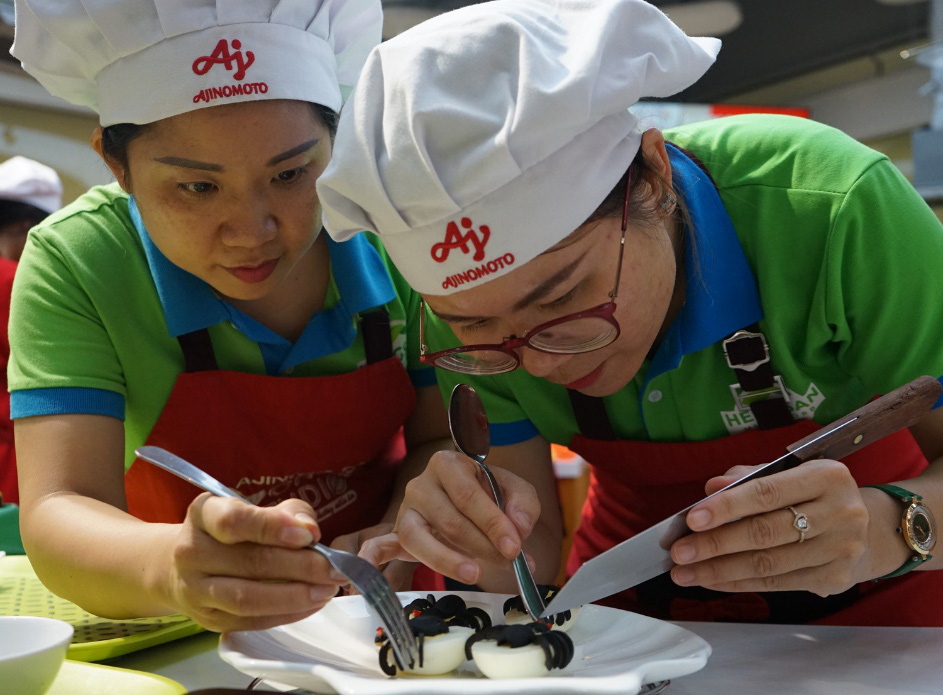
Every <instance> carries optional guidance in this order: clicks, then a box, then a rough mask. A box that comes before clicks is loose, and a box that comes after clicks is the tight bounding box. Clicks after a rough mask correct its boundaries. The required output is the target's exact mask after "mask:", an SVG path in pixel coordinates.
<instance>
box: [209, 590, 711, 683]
mask: <svg viewBox="0 0 943 695" xmlns="http://www.w3.org/2000/svg"><path fill="white" fill-rule="evenodd" d="M432 593H433V594H434V595H435V596H436V597H439V596H444V595H445V594H446V593H457V594H458V595H459V596H461V597H462V598H464V599H465V602H466V603H467V604H468V605H469V606H478V607H480V608H483V609H484V610H485V611H486V612H487V613H488V614H489V615H490V616H491V618H492V620H493V621H494V622H495V623H497V624H500V623H503V622H504V616H503V613H502V606H503V604H504V601H505V600H506V599H507V598H508V596H507V595H505V594H487V593H470V592H432ZM425 595H426V594H425V593H418V592H402V593H400V594H399V597H400V600H401V601H402V602H403V604H404V605H405V604H407V603H409V602H410V601H413V600H414V599H417V598H421V597H424V596H425ZM376 628H377V623H376V620H375V619H374V618H373V617H372V616H371V615H370V614H369V613H368V612H367V608H366V605H365V604H364V602H363V599H362V598H361V597H360V596H343V597H339V598H336V599H334V600H332V601H331V602H330V603H329V604H328V605H327V606H326V607H325V608H324V609H323V610H321V611H319V612H318V613H316V614H314V615H313V616H311V617H310V618H306V619H305V620H301V621H299V622H297V623H293V624H291V625H285V626H282V627H279V628H274V629H271V630H260V631H256V632H231V633H227V634H224V635H223V636H222V639H221V640H220V644H219V653H220V656H221V657H222V658H223V660H225V661H227V662H229V663H230V664H232V665H233V666H235V667H236V668H237V669H239V670H240V671H242V672H243V673H247V674H249V675H250V676H253V677H262V678H265V679H266V680H269V681H272V682H277V683H280V684H285V685H289V686H294V687H296V688H305V689H307V690H311V691H314V692H317V693H337V694H338V695H413V694H416V695H419V694H423V693H428V694H429V695H433V694H435V695H438V694H440V693H447V694H449V695H486V694H487V695H497V693H509V694H510V693H534V694H537V693H540V694H541V695H543V694H547V695H555V694H562V693H576V692H578V693H619V694H620V695H632V694H633V693H637V692H638V691H639V689H641V687H642V686H643V685H645V684H647V683H656V682H658V681H663V680H668V679H671V678H679V677H680V676H685V675H687V674H689V673H694V672H695V671H698V670H699V669H701V668H703V667H704V664H706V663H707V657H708V656H710V653H711V648H710V645H709V644H708V643H707V642H705V641H704V640H703V639H701V638H700V637H698V636H697V635H695V634H694V633H692V632H689V631H688V630H685V629H684V628H681V627H678V626H677V625H673V624H671V623H667V622H664V621H662V620H655V619H654V618H648V617H645V616H642V615H637V614H635V613H629V612H627V611H620V610H617V609H615V608H604V607H602V606H595V605H589V606H583V609H582V612H581V614H580V616H579V617H578V619H577V622H576V623H575V624H574V625H573V627H572V628H571V629H570V631H569V634H570V636H571V637H572V638H573V642H574V644H575V645H576V655H575V657H574V659H573V661H572V662H571V663H570V665H569V666H567V667H566V668H565V669H563V670H560V671H552V672H551V673H552V675H551V676H548V677H546V678H524V679H506V680H489V679H487V678H484V677H483V676H481V674H480V672H479V671H478V669H477V668H476V667H475V665H474V664H473V663H472V662H466V663H465V664H464V665H463V666H461V667H459V669H458V670H457V671H455V672H454V673H452V674H451V675H449V676H444V677H423V676H400V677H398V678H388V677H387V676H386V675H384V674H383V672H382V671H381V670H380V666H379V661H378V657H377V648H376V647H375V646H374V644H373V636H374V634H375V631H376Z"/></svg>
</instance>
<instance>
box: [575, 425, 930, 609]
mask: <svg viewBox="0 0 943 695" xmlns="http://www.w3.org/2000/svg"><path fill="white" fill-rule="evenodd" d="M819 427H820V426H819V425H817V424H816V423H814V422H812V421H809V420H800V421H798V422H796V423H794V424H792V425H789V426H787V427H780V428H777V429H771V430H751V431H747V432H741V433H739V434H735V435H732V436H728V437H723V438H721V439H715V440H710V441H705V442H679V443H658V442H645V441H641V442H639V441H603V440H599V439H589V438H587V437H585V436H583V435H577V436H576V437H574V439H573V441H572V443H571V444H570V448H571V449H572V450H573V451H575V452H577V453H578V454H580V455H581V456H582V457H583V458H585V459H586V460H587V461H589V462H591V464H592V469H591V478H590V487H589V494H588V497H587V500H586V503H585V505H584V506H583V514H582V521H581V524H580V526H579V528H578V529H577V532H576V537H575V539H574V542H573V549H572V551H571V553H570V557H569V560H568V563H567V572H568V574H570V575H572V574H573V572H575V571H576V569H577V568H578V567H579V566H580V565H581V564H582V563H583V562H585V561H586V560H588V559H590V558H592V557H594V556H596V555H598V554H599V553H601V552H603V551H605V550H608V549H609V548H611V547H613V546H614V545H617V544H618V543H620V542H621V541H623V540H625V539H626V538H630V537H631V536H633V535H635V534H636V533H639V532H640V531H643V530H645V529H646V528H648V527H650V526H652V525H653V524H655V523H657V522H659V521H661V520H662V519H664V518H666V517H667V516H669V515H670V514H672V513H674V512H676V511H678V510H680V509H684V508H685V507H687V506H689V505H691V504H693V503H695V502H697V501H698V500H699V499H701V498H703V497H704V483H705V482H706V481H707V480H708V478H711V477H713V476H717V475H722V474H723V473H725V472H726V471H727V470H728V469H729V468H731V467H732V466H736V465H756V464H757V463H759V462H763V461H772V460H773V459H775V458H777V457H778V456H781V455H782V454H783V453H785V452H786V446H787V445H788V444H791V443H793V442H795V441H797V440H799V439H802V438H803V437H805V436H806V435H808V434H811V433H812V432H814V431H815V430H817V429H819ZM845 462H846V463H847V465H848V468H849V470H850V471H851V473H852V475H853V476H854V478H855V480H856V481H857V482H858V485H859V486H860V485H868V484H877V483H887V482H891V481H896V480H906V479H909V478H913V477H915V476H916V475H918V474H919V473H920V472H921V471H922V470H923V469H924V468H926V466H927V460H926V458H925V457H924V455H923V452H922V451H921V450H920V448H919V447H918V446H917V443H916V441H915V440H914V438H913V437H912V436H911V434H910V432H909V431H908V430H902V431H900V432H897V433H896V434H894V435H891V436H889V437H885V438H884V439H882V440H880V441H878V442H875V443H874V444H872V445H870V446H868V447H866V448H865V449H862V450H860V451H857V452H855V453H854V454H851V455H850V456H848V457H847V458H846V459H845ZM941 591H943V573H941V572H910V573H908V574H906V575H903V576H902V577H897V578H893V579H886V580H882V581H880V582H877V583H875V582H866V583H863V584H860V585H858V586H856V587H852V589H850V590H848V591H846V592H844V593H842V594H838V595H835V596H829V597H827V598H820V597H819V596H816V595H815V594H812V593H809V592H804V591H786V592H766V593H724V592H716V591H710V590H707V589H703V588H700V587H680V586H677V585H676V584H674V583H673V582H672V581H671V579H670V577H669V575H668V574H667V573H666V574H663V575H661V576H660V577H656V578H655V579H652V580H650V581H648V582H644V583H643V584H640V585H638V586H637V587H635V588H633V589H630V590H628V591H625V592H623V593H621V594H618V595H616V596H612V597H610V598H609V599H607V600H606V601H604V602H603V603H606V604H607V605H611V606H615V607H618V608H624V609H627V610H632V611H635V612H638V613H643V614H646V615H651V616H654V617H657V618H662V619H670V620H711V621H723V622H775V623H793V624H795V623H807V622H815V623H820V624H826V625H889V626H893V625H906V626H943V602H941V601H933V600H927V598H926V597H928V596H936V595H939V594H940V592H941Z"/></svg>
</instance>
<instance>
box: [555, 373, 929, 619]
mask: <svg viewBox="0 0 943 695" xmlns="http://www.w3.org/2000/svg"><path fill="white" fill-rule="evenodd" d="M941 391H943V386H941V384H940V382H939V381H938V380H937V379H934V378H933V377H930V376H922V377H918V378H917V379H914V380H913V381H911V382H910V383H909V384H904V385H903V386H901V387H900V388H898V389H896V390H894V391H891V392H890V393H888V394H886V395H884V396H881V397H880V398H877V399H875V400H873V401H871V402H870V403H868V404H867V405H864V406H862V407H860V408H858V409H857V410H855V411H854V412H852V413H849V414H848V415H846V416H845V417H843V418H840V419H838V420H836V421H835V422H833V423H831V424H830V425H826V426H825V427H823V428H822V429H820V430H817V431H816V432H813V433H812V434H810V435H809V436H808V437H805V438H804V439H800V440H799V441H798V442H795V443H794V444H790V445H789V446H788V447H786V450H787V452H788V453H786V454H785V455H783V456H780V457H779V458H778V459H776V460H775V461H773V462H771V463H768V464H766V465H765V466H763V467H761V468H758V469H756V470H755V471H753V472H752V473H748V474H747V475H745V476H743V477H742V478H740V479H739V480H737V481H735V482H733V483H731V484H730V485H728V486H727V487H725V488H723V489H722V490H718V491H717V492H715V493H713V494H712V495H709V496H708V497H705V498H704V499H703V500H701V501H700V502H696V503H694V504H692V505H691V506H690V507H687V508H685V509H682V510H681V511H680V512H678V513H677V514H674V515H673V516H670V517H668V518H667V519H665V520H664V521H661V522H659V523H657V524H655V525H654V526H652V527H651V528H649V529H647V530H645V531H642V532H641V533H639V534H638V535H635V536H633V537H632V538H629V539H628V540H625V541H622V542H621V543H620V544H619V545H617V546H615V547H613V548H610V549H609V550H607V551H606V552H604V553H602V554H600V555H597V556H596V557H594V558H592V559H591V560H588V561H587V562H585V563H583V565H582V566H581V567H580V568H579V569H578V570H577V571H576V573H575V574H574V575H573V576H572V577H571V578H570V580H569V581H568V582H567V583H566V584H565V585H564V586H563V588H562V589H560V591H559V592H557V594H556V595H554V597H553V600H551V601H550V603H549V604H547V607H546V608H545V609H544V612H543V613H542V614H541V616H542V617H543V616H548V615H553V614H555V613H561V612H563V611H565V610H569V609H571V608H576V607H577V606H582V605H584V604H586V603H592V602H593V601H598V600H599V599H602V598H605V597H606V596H611V595H612V594H616V593H619V592H620V591H625V590H626V589H630V588H632V587H633V586H635V585H636V584H640V583H641V582H644V581H647V580H649V579H651V578H652V577H657V576H658V575H659V574H662V573H663V572H667V571H668V570H670V569H671V567H672V566H673V565H674V563H673V562H672V561H671V555H670V551H671V546H672V545H673V544H674V542H675V541H676V540H678V539H679V538H681V537H682V536H686V535H687V534H689V533H690V532H691V530H690V529H689V528H688V525H687V523H686V522H685V517H686V516H687V513H688V512H689V511H690V510H691V509H692V508H693V507H696V506H697V505H698V504H701V503H702V502H704V500H707V499H710V498H711V497H713V496H714V495H719V494H720V493H721V492H723V491H724V490H729V489H730V488H733V487H737V486H738V485H743V484H744V483H746V482H748V481H750V480H755V479H757V478H762V477H764V476H768V475H773V474H774V473H779V472H781V471H785V470H788V469H790V468H793V467H795V466H798V465H799V464H800V463H804V462H805V461H811V460H813V459H823V458H825V459H840V458H843V457H845V456H848V455H849V454H851V453H853V452H855V451H858V450H859V449H862V448H864V447H866V446H867V445H868V444H871V443H872V442H876V441H877V440H878V439H881V438H882V437H886V436H887V435H889V434H893V433H894V432H896V431H897V430H899V429H902V428H904V427H909V426H910V425H912V424H914V423H915V422H917V421H918V420H920V418H922V417H923V416H924V415H926V413H927V412H928V411H929V410H930V408H932V407H933V405H934V404H935V403H936V402H937V400H939V398H940V393H941Z"/></svg>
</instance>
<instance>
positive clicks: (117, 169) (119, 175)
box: [90, 126, 131, 193]
mask: <svg viewBox="0 0 943 695" xmlns="http://www.w3.org/2000/svg"><path fill="white" fill-rule="evenodd" d="M90 144H91V146H92V149H93V150H95V152H97V153H98V156H99V157H101V159H102V161H103V162H104V163H105V166H106V167H108V168H109V169H110V170H111V174H112V176H114V177H115V179H116V180H117V181H118V185H119V186H121V188H122V189H123V190H124V192H125V193H130V192H131V190H130V189H129V187H128V172H127V171H126V170H125V168H124V167H123V166H121V164H119V163H118V162H116V161H114V160H113V159H110V158H109V157H107V156H106V155H105V149H104V147H103V146H102V128H101V126H98V127H97V128H96V129H95V131H94V132H93V133H92V139H91V141H90Z"/></svg>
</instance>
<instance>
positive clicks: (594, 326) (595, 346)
mask: <svg viewBox="0 0 943 695" xmlns="http://www.w3.org/2000/svg"><path fill="white" fill-rule="evenodd" d="M633 173H634V172H633V170H632V167H629V171H628V174H627V176H626V179H627V181H626V186H625V202H624V203H623V206H622V236H621V238H620V239H619V261H618V265H617V266H616V281H615V285H613V288H612V291H611V292H610V293H609V301H608V302H604V303H603V304H600V305H598V306H595V307H593V308H592V309H587V310H586V311H580V312H577V313H574V314H567V315H566V316H561V317H560V318H557V319H553V320H552V321H547V322H546V323H542V324H540V325H539V326H534V327H533V328H531V329H530V330H528V331H526V332H525V333H523V334H522V335H521V336H520V337H519V338H516V337H514V336H512V337H510V338H508V339H507V340H505V341H504V342H503V343H491V344H488V343H482V344H479V345H462V346H460V347H454V348H449V349H448V350H439V351H438V352H429V351H428V350H429V348H428V346H427V345H426V339H425V313H426V306H425V302H424V301H423V300H422V299H420V300H419V359H420V361H421V362H422V363H423V364H431V365H435V366H436V367H439V368H441V369H447V370H449V371H452V372H460V373H462V374H503V373H504V372H511V371H514V370H515V369H517V368H518V367H519V366H520V365H521V358H520V357H519V356H518V354H517V350H518V349H520V348H522V347H529V348H530V349H532V350H537V351H539V352H547V353H551V354H555V355H575V354H579V353H582V352H592V351H593V350H599V349H600V348H604V347H606V346H607V345H609V344H611V343H612V342H613V341H615V339H616V338H618V337H619V332H620V329H619V322H618V321H616V318H615V312H616V303H615V299H616V293H617V292H618V290H619V279H620V277H621V276H622V252H623V250H624V249H625V230H626V227H627V226H628V219H629V192H630V191H631V188H632V174H633Z"/></svg>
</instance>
